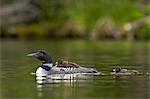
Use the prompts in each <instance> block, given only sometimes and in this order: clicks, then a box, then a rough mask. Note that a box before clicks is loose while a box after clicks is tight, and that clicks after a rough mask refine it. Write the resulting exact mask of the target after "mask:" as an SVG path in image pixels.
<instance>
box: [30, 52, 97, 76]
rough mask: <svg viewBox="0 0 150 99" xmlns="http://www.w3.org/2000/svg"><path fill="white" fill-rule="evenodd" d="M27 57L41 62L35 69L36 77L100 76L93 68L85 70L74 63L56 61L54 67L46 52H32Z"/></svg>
mask: <svg viewBox="0 0 150 99" xmlns="http://www.w3.org/2000/svg"><path fill="white" fill-rule="evenodd" d="M27 56H31V57H35V58H37V59H39V60H41V61H42V64H41V66H39V67H38V68H37V69H36V72H35V74H36V76H47V75H52V74H78V73H81V74H91V75H100V73H99V72H98V71H97V70H96V69H95V68H86V67H81V66H79V65H77V64H76V63H72V62H68V61H62V60H58V61H57V62H56V64H55V65H54V64H53V63H52V57H51V56H50V55H49V53H48V52H47V51H43V50H38V51H34V52H32V53H30V54H28V55H27Z"/></svg>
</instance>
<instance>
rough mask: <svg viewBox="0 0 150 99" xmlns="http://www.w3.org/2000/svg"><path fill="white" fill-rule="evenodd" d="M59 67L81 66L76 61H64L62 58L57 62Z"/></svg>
mask: <svg viewBox="0 0 150 99" xmlns="http://www.w3.org/2000/svg"><path fill="white" fill-rule="evenodd" d="M56 66H57V67H73V68H79V67H80V66H79V65H78V64H76V63H73V62H69V61H64V60H62V59H58V60H57V62H56Z"/></svg>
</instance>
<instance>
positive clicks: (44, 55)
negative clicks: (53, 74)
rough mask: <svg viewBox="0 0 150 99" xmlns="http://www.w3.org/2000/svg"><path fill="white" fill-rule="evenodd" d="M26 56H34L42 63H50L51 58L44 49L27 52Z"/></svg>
mask: <svg viewBox="0 0 150 99" xmlns="http://www.w3.org/2000/svg"><path fill="white" fill-rule="evenodd" d="M27 56H30V57H35V58H37V59H39V60H41V61H42V63H44V64H45V63H52V58H51V56H50V55H49V53H48V52H46V51H43V50H38V51H34V52H32V53H30V54H28V55H27Z"/></svg>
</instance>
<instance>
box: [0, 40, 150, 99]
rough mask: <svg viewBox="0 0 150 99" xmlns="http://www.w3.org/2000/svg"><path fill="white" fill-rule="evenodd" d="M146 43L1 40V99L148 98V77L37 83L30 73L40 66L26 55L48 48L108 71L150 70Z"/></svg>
mask: <svg viewBox="0 0 150 99" xmlns="http://www.w3.org/2000/svg"><path fill="white" fill-rule="evenodd" d="M149 47H150V44H149V43H148V42H124V41H121V42H119V41H82V40H66V41H63V40H59V41H19V40H2V41H1V55H0V62H1V64H0V66H1V72H0V73H1V88H0V94H1V98H0V99H150V88H149V82H150V79H149V78H150V77H149V76H144V75H142V76H121V77H115V76H97V77H93V78H90V79H86V80H74V81H71V80H68V81H63V80H62V81H61V80H60V81H57V82H53V83H46V84H37V83H36V79H35V76H33V75H30V73H31V72H34V71H35V70H36V68H37V67H38V66H39V65H40V61H38V60H37V59H33V58H29V57H26V55H27V53H29V52H31V51H34V50H39V49H43V50H47V51H49V53H50V54H51V56H52V57H53V62H55V61H56V59H57V58H63V59H66V60H70V61H73V62H76V63H78V64H80V65H81V66H85V67H96V68H97V70H98V71H101V72H103V73H109V72H110V71H111V69H112V68H113V67H116V66H121V67H122V68H132V69H137V70H139V71H141V72H149V67H150V65H149V63H148V61H149V60H148V59H149V58H148V57H149V53H148V51H149V50H148V49H149Z"/></svg>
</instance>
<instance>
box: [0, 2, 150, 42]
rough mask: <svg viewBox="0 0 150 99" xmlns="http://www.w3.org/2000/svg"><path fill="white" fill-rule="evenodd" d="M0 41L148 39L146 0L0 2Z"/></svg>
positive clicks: (149, 19) (149, 16) (149, 17)
mask: <svg viewBox="0 0 150 99" xmlns="http://www.w3.org/2000/svg"><path fill="white" fill-rule="evenodd" d="M1 3H2V4H1V5H2V6H1V8H2V10H0V17H1V19H0V22H1V31H0V38H4V39H5V38H14V39H66V38H67V39H88V40H107V39H108V40H149V38H150V33H149V32H150V6H149V5H150V2H149V0H138V1H137V0H115V1H112V0H64V1H62V0H56V1H55V0H22V1H21V2H19V1H17V0H2V2H1Z"/></svg>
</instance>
